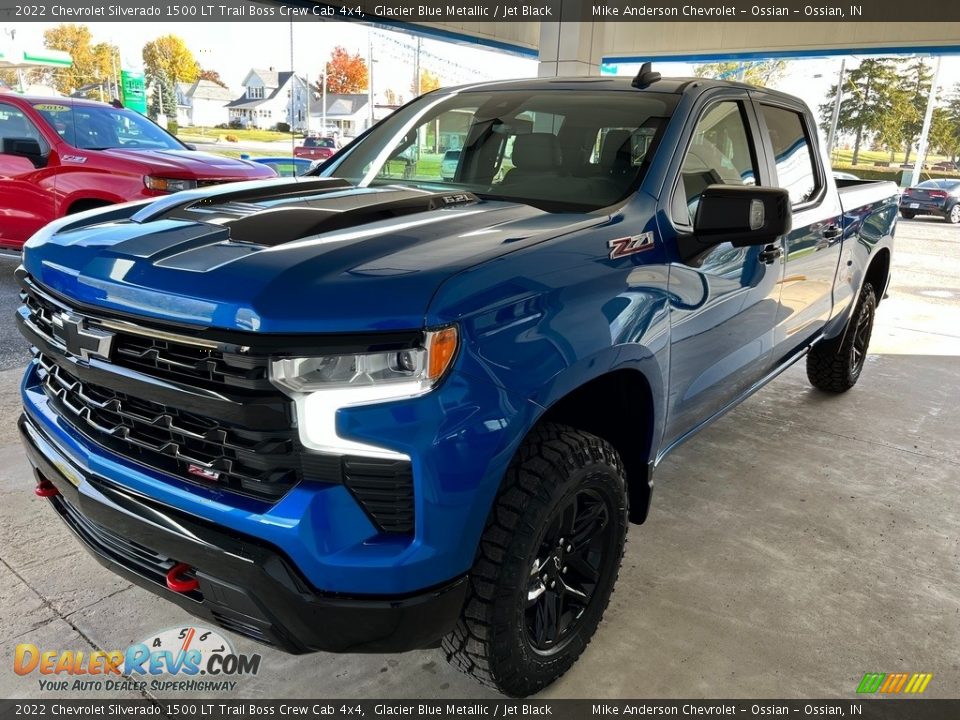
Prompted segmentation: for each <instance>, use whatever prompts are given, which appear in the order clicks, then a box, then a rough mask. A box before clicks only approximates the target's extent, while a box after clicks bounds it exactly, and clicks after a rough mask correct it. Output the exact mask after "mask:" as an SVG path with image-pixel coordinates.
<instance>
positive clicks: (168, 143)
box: [33, 102, 185, 150]
mask: <svg viewBox="0 0 960 720" xmlns="http://www.w3.org/2000/svg"><path fill="white" fill-rule="evenodd" d="M33 107H34V109H35V110H36V111H37V112H39V113H40V114H41V115H42V116H43V118H44V120H46V121H47V124H48V125H50V127H52V128H53V129H54V130H55V131H56V132H57V134H58V135H59V136H60V137H61V138H63V140H64V141H65V142H66V143H68V144H69V145H73V147H75V148H80V149H81V150H107V149H109V148H124V149H128V150H183V149H185V146H184V145H182V144H181V143H180V142H179V141H178V140H177V139H176V138H175V137H173V136H172V135H170V134H169V133H167V132H166V131H164V130H162V129H161V128H160V126H159V125H156V124H154V123H152V122H150V121H149V120H148V119H147V118H145V117H143V115H140V114H138V113H135V112H133V111H132V110H125V109H123V108H114V107H109V106H106V105H103V106H101V105H76V106H74V105H66V104H59V103H49V102H48V103H38V104H36V105H34V106H33Z"/></svg>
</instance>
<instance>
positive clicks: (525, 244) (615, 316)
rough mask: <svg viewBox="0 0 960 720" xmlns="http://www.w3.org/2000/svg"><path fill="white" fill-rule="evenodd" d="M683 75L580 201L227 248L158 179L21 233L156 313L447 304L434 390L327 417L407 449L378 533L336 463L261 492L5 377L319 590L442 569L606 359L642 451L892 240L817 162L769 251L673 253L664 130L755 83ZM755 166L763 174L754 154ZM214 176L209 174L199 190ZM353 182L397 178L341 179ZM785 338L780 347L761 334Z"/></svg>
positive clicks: (759, 375)
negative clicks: (104, 436) (647, 440)
mask: <svg viewBox="0 0 960 720" xmlns="http://www.w3.org/2000/svg"><path fill="white" fill-rule="evenodd" d="M548 87H549V86H548ZM564 87H565V88H566V86H564ZM680 87H681V88H682V89H681V90H680V92H682V93H683V94H682V97H681V99H680V102H679V105H678V107H677V110H676V112H675V114H674V116H673V117H672V119H671V120H670V121H669V122H668V124H667V126H666V129H665V131H664V135H663V137H662V140H661V142H660V145H659V149H658V151H657V153H656V156H655V157H654V158H653V160H652V161H651V163H650V165H649V167H648V170H647V173H646V176H645V178H644V180H643V183H642V185H641V187H640V188H638V189H637V191H636V192H635V193H634V194H633V195H632V196H631V197H629V198H628V199H627V200H626V201H624V202H622V203H621V204H619V205H618V206H615V207H611V208H607V209H605V210H603V211H599V212H595V213H589V214H551V213H547V212H544V211H541V210H538V209H536V208H533V207H528V206H524V205H519V204H513V203H506V202H500V201H481V202H480V203H478V204H475V205H463V206H458V207H454V208H450V209H442V210H433V211H428V212H425V213H421V214H419V215H417V216H407V217H403V218H398V219H392V220H381V221H377V222H373V223H368V224H365V225H363V226H362V227H361V228H359V229H354V230H358V231H357V232H353V231H351V232H350V233H347V234H343V233H341V235H340V239H339V240H338V241H337V242H332V241H330V238H329V237H327V236H325V235H320V236H318V237H317V238H316V239H315V240H313V241H310V242H299V241H297V242H292V243H289V244H287V245H279V246H277V247H275V248H271V249H269V250H264V249H256V248H253V249H251V248H249V247H247V248H244V247H239V248H238V247H233V248H231V247H229V245H231V244H228V243H223V242H222V238H220V239H217V238H216V237H213V236H210V235H208V234H205V233H207V232H208V231H209V228H207V229H206V230H204V229H202V228H201V229H200V230H199V231H198V228H197V226H196V225H195V224H193V223H190V222H187V221H183V220H173V219H165V220H158V219H151V218H153V217H155V216H156V215H157V214H158V208H163V207H168V206H170V205H172V204H175V202H176V201H177V196H173V197H170V198H164V199H162V200H160V201H158V203H157V204H155V205H153V206H147V207H146V208H144V207H143V206H137V207H131V208H126V209H113V210H109V211H107V213H106V214H104V215H103V216H102V217H103V218H104V219H105V220H106V222H104V223H102V224H96V223H97V217H98V216H97V215H95V214H91V215H88V216H85V217H83V218H81V219H80V220H77V219H72V220H70V221H69V222H68V221H61V222H60V223H57V224H55V225H54V226H53V227H52V228H48V229H47V230H46V231H44V232H41V233H39V234H38V235H37V236H35V237H34V238H33V239H32V240H31V241H30V242H29V243H28V244H27V247H26V250H25V253H24V265H25V268H26V270H27V271H28V272H29V273H30V274H31V275H32V276H33V277H34V279H35V280H36V281H37V282H38V283H40V284H41V285H43V286H46V287H48V288H50V289H52V290H54V291H56V292H58V293H60V294H61V295H63V296H65V297H67V298H72V299H75V300H76V301H78V302H82V303H84V304H86V305H92V306H95V307H102V308H104V309H107V310H119V311H123V312H125V313H133V314H136V315H141V316H144V317H149V318H156V319H161V320H165V321H168V322H176V323H186V324H189V325H196V326H202V327H203V326H212V327H216V328H222V329H240V330H253V331H257V332H261V333H280V332H284V333H305V334H319V333H334V332H358V331H373V330H388V329H421V328H424V327H433V326H438V325H445V324H448V323H456V324H457V326H458V327H459V329H460V349H459V352H458V355H457V357H456V359H455V362H454V366H453V370H452V372H451V373H450V374H449V375H448V376H447V377H446V378H445V379H444V380H443V382H442V383H441V384H440V386H439V387H437V388H436V389H435V390H434V391H432V392H430V393H427V394H425V395H423V396H421V397H417V398H414V399H409V400H403V401H396V402H389V403H382V404H377V405H366V406H360V407H353V408H347V409H343V410H340V411H339V413H338V417H337V427H338V432H339V433H340V434H341V435H342V436H343V437H346V438H350V439H354V440H358V441H363V442H366V443H369V444H373V445H377V446H380V447H384V448H388V449H391V450H395V451H397V452H401V453H405V454H407V455H409V456H410V457H411V459H412V462H413V469H414V477H415V495H416V503H417V505H416V528H415V532H414V534H413V535H412V536H410V537H404V536H389V535H385V534H378V533H377V532H376V531H375V529H374V527H373V526H372V525H371V523H370V521H369V520H368V519H367V518H366V516H365V515H364V514H363V512H362V511H361V510H360V508H359V506H358V505H357V504H356V503H355V502H354V501H353V500H352V498H351V497H350V496H349V494H348V493H347V492H346V490H345V489H344V488H343V487H340V486H334V485H321V484H315V483H311V482H309V481H308V482H304V483H302V484H301V485H299V486H297V487H296V488H294V489H293V490H292V491H291V492H290V493H289V494H288V495H286V496H285V497H284V498H283V499H282V500H280V501H279V502H277V503H276V504H274V505H268V504H266V503H261V502H258V501H255V500H251V499H248V498H242V497H239V496H235V495H230V494H228V493H224V492H219V491H217V490H215V489H213V488H210V489H205V488H199V487H198V486H196V485H194V484H192V483H188V482H185V481H181V480H177V479H175V478H172V477H169V476H165V475H162V474H160V473H156V472H152V471H149V470H146V469H144V468H143V467H141V466H138V465H136V464H134V463H132V462H128V461H126V460H123V459H121V458H118V457H115V456H113V455H110V454H108V453H106V452H104V451H103V450H101V449H98V448H97V447H95V446H92V445H90V444H88V443H87V442H86V441H84V440H83V439H82V438H80V437H79V436H78V435H77V434H76V433H75V432H74V431H72V430H71V429H70V428H69V427H68V426H67V425H66V424H65V423H64V422H63V421H62V420H61V419H59V418H58V417H57V416H56V415H55V414H54V413H53V412H51V410H50V409H49V407H48V405H47V402H46V400H45V396H44V395H43V393H42V392H41V391H40V390H39V388H38V386H37V377H36V371H35V368H34V367H31V368H30V369H29V370H28V372H27V375H26V377H25V379H24V384H23V388H22V393H23V400H24V405H25V407H26V410H27V412H28V413H29V415H30V416H31V417H32V418H33V419H34V421H35V422H36V423H37V424H38V425H39V426H40V427H41V428H42V429H43V431H44V432H45V433H47V434H48V435H49V437H51V438H52V439H53V440H54V441H55V443H56V444H57V445H58V446H59V447H60V448H61V449H62V450H63V451H64V452H66V453H68V454H69V456H70V457H72V458H73V459H75V460H76V461H77V463H78V465H80V466H81V467H86V468H88V469H89V470H90V471H92V472H94V473H97V474H100V475H103V476H105V477H108V478H111V479H113V480H114V481H116V482H120V483H122V484H124V485H126V486H128V487H130V488H131V489H133V490H136V491H138V492H141V493H144V494H146V495H149V496H150V497H153V498H156V499H157V500H159V501H161V502H164V503H167V504H169V505H172V506H175V507H178V508H181V509H182V510H183V511H185V512H188V513H192V514H194V515H196V516H198V517H202V518H204V519H206V520H208V521H210V522H212V523H215V524H217V525H221V526H224V527H228V528H232V529H234V530H236V531H237V532H241V533H246V534H248V535H251V536H254V537H258V538H261V539H263V540H265V541H267V542H270V543H272V544H274V545H275V546H277V547H279V548H282V549H283V550H284V552H286V553H287V554H288V555H289V557H290V558H291V559H292V560H293V562H294V563H295V564H296V565H297V567H298V568H299V569H300V570H301V571H302V572H303V573H304V575H305V576H306V577H307V578H308V579H309V580H310V581H311V582H312V583H313V584H314V585H315V586H316V587H318V588H320V589H322V590H329V591H341V592H349V593H374V594H380V595H383V594H402V593H407V592H412V591H415V590H418V589H421V588H425V587H428V586H432V585H436V584H439V583H442V582H444V581H446V580H449V579H450V578H452V577H456V576H457V575H459V574H461V573H463V572H465V571H467V570H468V569H469V568H470V566H471V564H472V562H473V559H474V554H475V552H476V547H477V543H478V540H479V537H480V534H481V532H482V530H483V527H484V523H485V521H486V518H487V514H488V512H489V508H490V507H491V504H492V501H493V499H494V497H495V494H496V492H497V489H498V487H499V484H500V481H501V478H502V477H503V475H504V472H505V471H506V468H507V466H508V464H509V463H510V460H511V458H512V457H513V455H514V453H515V451H516V449H517V447H518V446H519V445H520V443H521V442H522V440H523V438H524V436H525V435H526V434H527V432H528V431H529V430H530V428H531V427H532V426H533V425H534V424H535V423H536V422H537V421H538V420H539V419H540V418H541V417H543V416H544V413H546V412H547V411H548V409H549V408H551V407H553V406H554V405H555V404H556V403H557V402H558V401H560V400H561V399H563V398H564V397H565V396H567V395H568V394H569V393H570V392H572V391H574V390H576V389H577V388H580V387H583V386H584V384H586V383H587V382H589V381H591V380H593V379H596V378H599V377H602V376H604V375H606V374H608V373H610V372H613V371H618V370H624V371H629V372H635V373H637V374H638V375H637V377H642V379H643V382H644V383H646V385H647V386H648V387H649V388H650V391H651V392H650V394H651V397H652V399H651V403H652V404H651V406H650V407H644V408H638V413H640V415H641V416H642V417H646V418H647V423H648V425H649V427H648V428H646V430H647V431H648V432H649V434H650V437H651V445H652V447H651V448H650V457H649V461H650V462H658V461H659V460H660V459H662V457H663V456H664V455H665V454H666V452H667V451H668V450H669V449H670V448H671V447H673V446H674V445H676V444H677V443H678V442H680V441H682V440H683V439H685V438H687V437H689V436H690V435H691V434H692V433H693V432H695V431H696V430H697V429H698V428H700V427H702V426H703V425H704V424H705V423H707V422H709V421H710V420H712V419H713V418H715V417H717V416H718V415H719V414H720V413H721V412H723V411H724V410H725V409H727V408H729V407H730V406H731V405H733V404H735V403H736V402H739V401H740V400H742V399H743V398H744V397H746V396H747V395H749V393H751V392H753V391H754V390H755V389H756V388H757V387H759V386H760V385H762V383H764V382H766V381H767V380H768V379H769V378H770V377H773V376H774V375H775V374H776V373H777V372H778V371H779V370H781V369H782V368H784V367H786V366H787V365H788V364H789V363H790V362H793V361H794V360H796V359H797V358H798V357H800V355H801V354H802V353H803V352H805V350H806V348H807V347H808V346H809V345H810V344H811V343H813V342H815V341H816V340H817V339H819V338H820V337H821V335H823V334H830V333H836V332H838V330H837V328H840V330H842V326H843V323H844V322H845V318H846V313H847V312H848V310H849V307H850V305H851V303H852V299H853V298H854V297H855V296H856V293H857V292H859V288H860V286H861V284H862V282H863V279H864V277H865V274H866V272H867V268H868V266H869V264H870V262H871V261H872V260H873V259H874V258H876V257H877V256H878V253H879V252H880V251H883V250H886V251H889V248H890V247H891V242H892V233H893V228H894V225H895V222H896V220H895V218H896V196H895V195H892V196H891V195H889V194H887V195H885V196H884V197H882V198H881V197H878V190H877V189H872V188H871V187H867V186H865V187H864V188H863V189H859V190H852V191H849V193H848V192H846V191H845V192H844V193H843V194H842V195H840V196H839V199H838V196H837V192H836V189H835V187H834V184H833V180H832V178H830V177H829V176H828V177H827V179H826V182H827V186H826V188H825V195H826V197H827V202H828V204H829V207H826V208H823V209H821V210H815V209H814V210H811V211H809V212H808V213H807V216H805V217H807V218H808V220H804V221H803V224H800V225H797V226H795V229H794V231H793V233H791V235H790V237H788V238H786V240H785V241H784V242H785V244H786V245H785V246H786V247H787V249H788V252H787V253H786V263H785V264H772V265H765V264H762V263H759V262H758V261H757V255H758V252H759V248H756V247H752V248H732V247H730V246H729V245H722V246H718V247H716V248H713V249H712V250H711V251H710V252H709V253H708V254H707V256H706V258H705V260H704V262H703V263H701V264H700V265H691V264H687V263H684V262H682V261H681V258H680V256H679V252H678V244H677V241H678V239H679V238H680V237H681V236H682V235H683V234H684V232H688V231H685V230H684V229H683V228H682V227H680V226H678V225H676V224H675V223H674V222H673V220H672V219H671V215H670V213H671V210H670V198H671V197H672V188H673V184H672V183H673V178H675V176H676V172H677V168H678V166H679V163H680V156H681V154H682V153H681V151H682V148H684V147H685V146H686V143H687V142H688V139H689V137H690V134H691V132H692V130H693V125H694V124H695V120H696V117H697V116H698V114H699V112H700V110H701V109H702V108H703V107H704V106H705V105H707V104H709V103H711V102H714V101H717V100H722V99H734V100H736V101H738V102H743V103H749V102H750V97H749V96H748V94H747V93H748V91H747V90H746V89H744V88H742V87H738V86H729V85H723V84H717V83H711V82H709V81H704V82H702V83H699V82H698V83H695V84H692V85H685V86H684V85H682V86H680ZM567 89H568V88H567ZM622 90H623V89H622V88H621V91H622ZM441 92H444V91H441ZM754 129H755V128H754ZM759 155H760V156H761V160H762V157H763V150H762V148H760V149H759ZM759 179H760V181H761V182H769V180H770V175H769V172H768V170H767V169H765V166H764V164H763V162H761V167H760V178H759ZM278 182H280V183H283V182H285V181H278ZM286 182H292V181H286ZM217 192H225V191H213V192H212V193H211V191H206V193H205V196H209V195H210V194H216V193H217ZM356 192H382V193H384V194H385V195H389V193H390V192H391V191H390V190H389V189H383V190H376V191H374V190H369V189H362V190H360V189H350V190H344V191H343V193H344V195H349V194H350V193H356ZM200 194H201V195H204V193H200ZM848 198H849V200H850V201H852V202H853V203H858V204H852V202H848V201H847V200H848ZM841 205H842V211H841ZM841 217H842V220H840V218H841ZM834 218H836V219H838V220H840V221H841V222H842V224H843V237H842V240H841V241H839V242H837V243H835V244H836V248H835V249H831V250H830V251H829V253H825V254H824V255H822V256H821V257H820V258H818V260H817V265H816V267H814V266H804V265H802V264H801V263H802V258H804V257H806V256H807V255H808V254H809V253H802V252H800V251H801V250H803V249H804V248H806V246H807V245H809V243H810V242H812V240H811V239H810V237H809V236H810V234H811V233H812V232H814V230H812V229H811V228H812V227H813V225H814V223H815V222H820V223H822V222H823V221H824V220H827V219H834ZM642 232H652V233H653V234H654V237H655V242H654V245H653V247H652V248H651V249H649V250H645V251H643V252H640V253H637V254H634V255H630V256H627V257H624V258H620V259H617V260H611V259H610V258H609V256H608V241H610V240H612V239H615V238H620V237H624V236H628V235H636V234H639V233H642ZM336 234H337V233H331V234H330V235H336ZM232 245H238V246H239V245H242V244H241V243H234V244H232ZM793 249H796V250H797V252H793ZM791 255H792V256H791ZM838 265H839V272H838V269H837V268H838ZM795 270H797V272H802V273H803V274H804V275H807V274H809V276H810V278H811V280H810V287H808V288H806V289H805V292H806V293H807V294H808V295H810V300H809V303H808V305H809V307H810V308H814V309H813V310H812V318H813V320H812V321H810V322H808V321H806V320H803V321H801V322H798V323H796V324H795V325H790V324H789V322H790V321H791V318H792V317H794V315H793V314H792V313H784V311H783V303H784V298H783V297H782V295H781V287H783V284H784V278H785V277H789V276H790V274H791V273H792V272H794V271H795ZM817 293H819V295H818V294H817ZM808 305H807V304H805V305H804V307H803V308H799V310H801V311H805V310H807V308H808ZM801 314H802V313H801ZM796 317H799V315H797V316H796ZM778 318H779V321H780V323H779V324H778ZM784 323H786V324H784ZM781 326H782V327H781ZM786 338H789V339H790V343H789V348H788V351H786V352H784V353H783V355H782V357H781V356H780V354H779V353H778V354H777V355H774V349H775V347H777V346H778V344H779V343H781V342H782V341H784V340H785V339H786ZM599 411H600V412H603V408H599ZM642 430H643V429H642V428H638V429H637V432H638V437H639V433H640V432H641V431H642Z"/></svg>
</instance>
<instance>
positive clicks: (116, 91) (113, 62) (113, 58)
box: [107, 52, 121, 100]
mask: <svg viewBox="0 0 960 720" xmlns="http://www.w3.org/2000/svg"><path fill="white" fill-rule="evenodd" d="M110 68H111V70H112V71H113V78H112V80H113V93H111V94H112V96H113V97H111V98H110V99H111V100H112V99H113V98H116V99H117V100H120V95H121V93H120V83H119V82H117V54H116V53H114V52H111V53H110ZM107 87H108V88H109V87H110V85H109V84H108V85H107Z"/></svg>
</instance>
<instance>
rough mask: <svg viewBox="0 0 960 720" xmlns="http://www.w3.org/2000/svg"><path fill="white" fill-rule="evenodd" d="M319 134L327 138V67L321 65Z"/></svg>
mask: <svg viewBox="0 0 960 720" xmlns="http://www.w3.org/2000/svg"><path fill="white" fill-rule="evenodd" d="M320 122H321V123H322V127H321V128H320V133H321V134H322V135H323V137H326V136H327V65H326V63H324V65H323V87H322V88H321V89H320Z"/></svg>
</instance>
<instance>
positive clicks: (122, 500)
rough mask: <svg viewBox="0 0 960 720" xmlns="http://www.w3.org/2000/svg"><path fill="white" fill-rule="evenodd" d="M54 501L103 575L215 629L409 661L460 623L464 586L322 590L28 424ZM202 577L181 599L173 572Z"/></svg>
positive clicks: (273, 553) (264, 551)
mask: <svg viewBox="0 0 960 720" xmlns="http://www.w3.org/2000/svg"><path fill="white" fill-rule="evenodd" d="M19 427H20V432H21V437H22V440H23V443H24V447H25V448H26V452H27V457H28V458H29V460H30V463H31V464H32V465H33V467H34V472H35V473H36V474H37V476H38V480H41V479H42V480H46V481H48V482H50V483H52V484H53V485H54V486H55V487H56V489H57V491H58V493H59V494H58V495H55V496H54V497H51V498H50V502H51V504H52V506H53V507H54V509H55V510H56V511H57V513H58V514H59V515H60V516H61V518H62V519H63V520H64V522H65V523H66V524H67V525H68V527H70V529H71V530H72V531H73V532H74V534H75V535H76V536H77V537H78V538H79V539H80V541H81V542H82V543H83V544H84V545H85V546H86V548H87V549H88V550H89V551H90V552H91V554H92V555H93V556H94V557H95V558H96V559H97V560H98V561H99V562H100V563H101V564H102V565H104V566H106V567H108V568H109V569H111V570H112V571H114V572H116V573H117V574H119V575H121V576H123V577H124V578H126V579H127V580H129V581H131V582H133V583H136V584H137V585H140V586H141V587H144V588H146V589H148V590H150V591H152V592H154V593H156V594H158V595H161V596H163V597H165V598H166V599H168V600H171V601H173V602H175V603H177V604H178V605H180V606H181V607H182V608H184V609H185V610H187V611H188V612H190V613H191V614H193V615H195V616H197V617H199V618H202V619H203V620H205V621H207V622H210V623H212V624H215V625H218V626H221V627H224V628H226V629H228V630H232V631H234V632H237V633H240V634H242V635H246V636H248V637H251V638H254V639H256V640H260V641H261V642H265V643H268V644H271V645H274V646H277V647H279V648H281V649H283V650H286V651H287V652H293V653H303V652H311V651H317V650H324V651H329V652H403V651H406V650H413V649H417V648H422V647H429V646H432V645H435V644H436V643H437V641H439V639H440V638H441V637H442V636H443V635H444V634H446V633H447V632H449V631H450V630H451V629H452V628H453V625H454V624H455V623H456V620H457V617H458V616H459V613H460V609H461V606H462V605H463V600H464V597H465V593H466V580H465V578H464V577H460V578H458V579H456V580H454V581H452V582H450V583H447V584H445V585H443V586H442V587H436V588H433V589H430V590H427V591H420V592H418V593H415V594H411V595H405V596H397V597H383V596H347V595H344V594H340V593H323V592H320V591H318V590H315V589H314V588H313V587H312V586H311V585H310V583H309V582H308V581H307V580H306V579H305V578H304V577H303V576H302V575H301V574H300V573H299V572H298V571H297V569H296V568H295V567H294V565H293V564H292V563H291V562H290V561H289V559H288V558H287V557H286V556H285V555H284V554H283V553H282V552H280V551H278V550H276V549H275V548H273V547H271V546H269V545H267V544H265V543H262V542H259V541H256V540H254V539H252V538H249V537H247V536H244V535H241V534H238V533H236V532H235V531H230V532H224V529H222V528H217V527H214V526H211V525H209V524H207V523H204V522H203V521H201V520H199V519H197V518H195V517H193V516H191V515H187V514H185V513H183V512H180V511H178V510H176V509H174V508H171V507H169V506H166V505H163V504H161V503H158V502H157V501H155V500H152V499H150V498H148V497H146V496H143V495H140V494H137V493H135V492H133V491H131V490H129V489H127V488H123V487H121V486H119V485H117V484H115V483H113V482H110V481H109V480H107V479H105V478H101V477H97V476H96V475H93V474H91V473H88V472H86V471H85V470H84V469H83V468H80V467H79V466H78V465H77V464H75V463H74V462H72V461H71V460H70V458H68V457H67V455H66V454H64V453H62V452H60V451H59V450H58V449H57V447H56V446H55V445H54V444H53V442H51V440H50V439H49V438H48V437H46V436H45V434H44V433H43V431H42V430H41V429H40V428H39V427H38V425H37V424H36V423H34V422H33V421H31V420H30V419H29V417H27V416H26V415H24V416H22V417H21V418H20V422H19ZM177 563H186V564H187V565H189V566H190V567H191V568H193V571H192V574H193V575H194V576H195V577H196V580H197V581H198V587H197V589H195V590H192V591H189V592H174V591H172V590H169V589H168V588H167V586H166V582H165V578H166V573H167V572H168V571H169V570H170V569H171V568H172V567H173V566H174V565H175V564H177Z"/></svg>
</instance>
